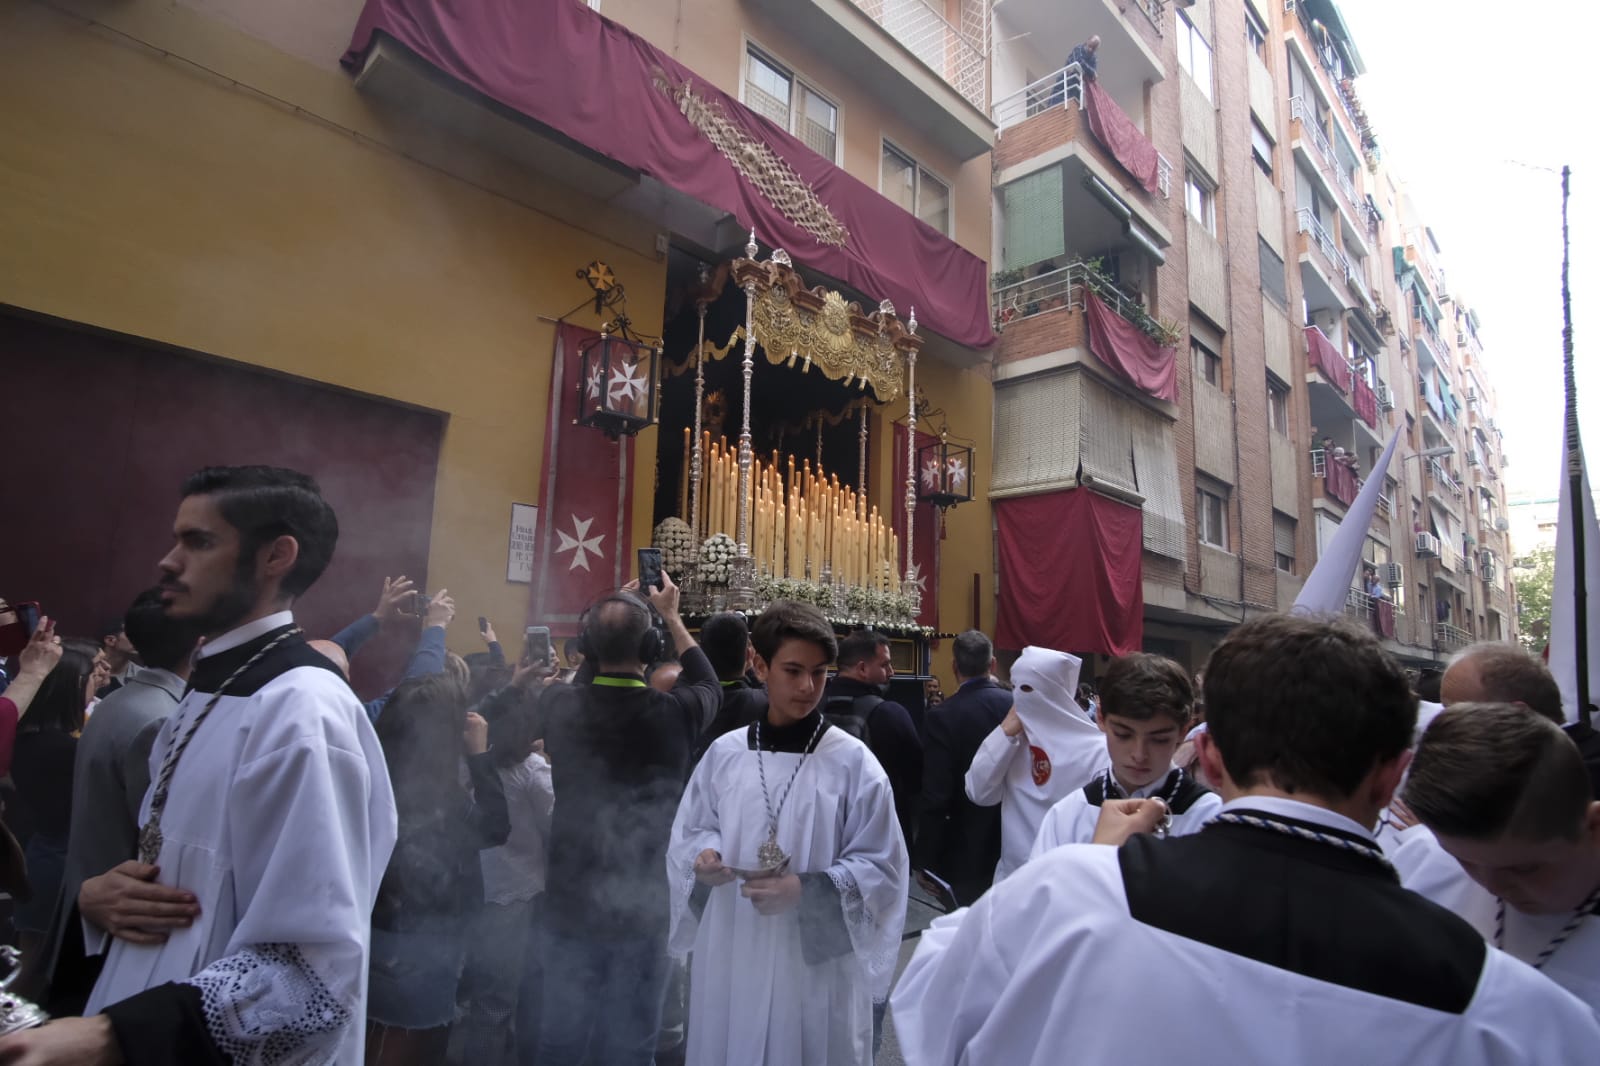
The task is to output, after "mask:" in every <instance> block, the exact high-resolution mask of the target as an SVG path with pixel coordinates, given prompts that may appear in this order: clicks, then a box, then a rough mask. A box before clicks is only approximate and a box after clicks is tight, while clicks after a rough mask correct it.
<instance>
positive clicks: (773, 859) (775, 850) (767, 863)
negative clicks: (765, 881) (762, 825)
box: [756, 829, 789, 870]
mask: <svg viewBox="0 0 1600 1066" xmlns="http://www.w3.org/2000/svg"><path fill="white" fill-rule="evenodd" d="M788 858H789V856H787V855H785V854H784V853H783V849H782V848H780V847H778V831H777V830H776V829H774V830H773V831H772V832H771V833H770V834H768V836H767V841H766V843H765V844H762V845H761V846H760V847H759V848H757V849H756V861H757V862H759V863H760V864H761V865H762V868H764V869H767V870H775V869H777V868H778V867H779V866H782V865H783V863H784V862H785V861H786V860H787V859H788Z"/></svg>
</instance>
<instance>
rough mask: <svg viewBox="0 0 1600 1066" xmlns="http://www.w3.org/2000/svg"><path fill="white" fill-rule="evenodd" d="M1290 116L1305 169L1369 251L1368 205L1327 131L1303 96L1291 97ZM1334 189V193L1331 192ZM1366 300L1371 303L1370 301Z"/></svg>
mask: <svg viewBox="0 0 1600 1066" xmlns="http://www.w3.org/2000/svg"><path fill="white" fill-rule="evenodd" d="M1289 116H1290V118H1291V119H1293V123H1292V125H1291V126H1290V138H1289V139H1290V141H1291V142H1292V143H1293V145H1294V148H1295V150H1296V151H1297V152H1298V153H1299V154H1300V157H1301V159H1302V160H1304V162H1305V164H1306V167H1307V169H1309V170H1310V171H1311V172H1312V173H1313V174H1315V175H1316V176H1317V177H1318V178H1319V179H1320V180H1321V182H1322V191H1323V193H1324V194H1325V195H1326V197H1327V199H1328V200H1330V201H1332V202H1333V203H1334V204H1336V205H1337V206H1338V209H1339V212H1340V213H1341V214H1342V215H1343V216H1344V222H1345V226H1344V232H1345V235H1346V236H1347V237H1348V238H1349V239H1350V240H1351V242H1352V243H1353V244H1356V245H1359V246H1360V250H1361V253H1362V254H1363V255H1369V254H1371V252H1372V248H1371V246H1370V245H1369V244H1368V233H1367V228H1368V227H1367V222H1366V215H1364V214H1363V212H1364V211H1366V210H1368V209H1369V205H1368V204H1367V201H1366V200H1365V199H1364V198H1363V197H1362V196H1361V195H1360V194H1358V193H1357V192H1356V187H1355V183H1354V182H1353V181H1351V179H1350V174H1349V171H1348V170H1347V169H1346V168H1345V166H1344V164H1343V162H1342V161H1341V160H1340V159H1339V155H1338V153H1337V152H1335V151H1334V148H1333V145H1332V144H1331V143H1329V141H1328V133H1327V131H1326V130H1324V129H1323V128H1322V124H1321V123H1320V122H1319V121H1318V120H1317V114H1316V109H1315V108H1314V107H1312V106H1311V105H1310V104H1309V103H1308V102H1307V101H1306V99H1305V97H1303V96H1295V97H1291V98H1290V100H1289ZM1330 175H1331V178H1330ZM1336 189H1337V190H1338V191H1337V192H1335V191H1334V190H1336ZM1368 302H1369V303H1370V300H1369V301H1368Z"/></svg>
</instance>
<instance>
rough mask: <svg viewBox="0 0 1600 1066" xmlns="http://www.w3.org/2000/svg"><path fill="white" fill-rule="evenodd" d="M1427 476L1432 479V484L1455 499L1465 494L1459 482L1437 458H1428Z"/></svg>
mask: <svg viewBox="0 0 1600 1066" xmlns="http://www.w3.org/2000/svg"><path fill="white" fill-rule="evenodd" d="M1428 476H1429V477H1431V478H1432V479H1433V482H1434V484H1436V485H1438V486H1439V487H1440V488H1442V489H1444V490H1445V491H1446V492H1448V493H1449V494H1450V495H1452V496H1454V497H1455V498H1456V499H1458V500H1459V499H1462V498H1463V497H1464V496H1465V491H1464V490H1463V489H1462V488H1461V482H1459V481H1457V480H1456V479H1455V478H1453V477H1451V476H1450V472H1449V471H1447V470H1446V469H1445V468H1444V464H1443V463H1441V462H1439V460H1437V459H1430V460H1428Z"/></svg>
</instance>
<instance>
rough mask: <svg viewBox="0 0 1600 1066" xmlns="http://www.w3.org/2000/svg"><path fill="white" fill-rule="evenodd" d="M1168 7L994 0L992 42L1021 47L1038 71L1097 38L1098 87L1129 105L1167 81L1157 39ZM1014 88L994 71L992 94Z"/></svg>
mask: <svg viewBox="0 0 1600 1066" xmlns="http://www.w3.org/2000/svg"><path fill="white" fill-rule="evenodd" d="M1171 8H1172V5H1171V4H1170V3H1169V2H1168V0H995V3H994V20H995V31H994V39H995V40H996V41H1018V42H1023V44H1022V45H1021V47H1023V48H1024V49H1025V50H1026V51H1027V52H1028V53H1031V55H1032V58H1033V59H1034V60H1035V61H1038V62H1040V64H1041V65H1040V66H1035V67H1034V68H1033V69H1034V70H1040V69H1044V67H1046V66H1050V65H1054V64H1055V63H1059V62H1061V61H1062V60H1063V59H1064V58H1065V57H1066V56H1067V55H1068V54H1069V53H1070V52H1071V51H1072V49H1073V47H1074V46H1075V45H1078V44H1080V43H1082V42H1083V41H1086V40H1088V39H1089V38H1090V37H1092V36H1096V35H1098V36H1099V38H1100V49H1099V52H1098V53H1097V58H1098V60H1099V63H1098V66H1099V78H1100V84H1101V86H1102V87H1103V88H1104V89H1105V90H1106V91H1107V92H1108V93H1110V94H1111V95H1112V96H1113V97H1114V98H1115V99H1117V100H1119V101H1122V102H1124V103H1126V104H1129V105H1130V106H1131V104H1132V101H1136V100H1142V99H1143V98H1144V88H1145V85H1146V83H1151V84H1153V83H1156V82H1160V81H1163V80H1164V79H1165V78H1166V76H1167V71H1166V66H1165V65H1164V64H1163V63H1162V59H1161V56H1162V41H1161V38H1162V35H1163V32H1162V31H1163V30H1164V29H1165V27H1167V26H1169V25H1171V24H1172V20H1173V16H1172V13H1171ZM1019 62H1020V60H1019ZM1020 80H1021V79H1020V78H1018V79H1017V81H1020ZM1015 84H1016V81H1012V82H1009V83H1006V82H1003V81H1002V80H1001V78H1000V72H998V71H997V73H996V84H995V91H994V95H995V96H996V97H999V96H1002V95H1004V94H1006V93H1007V92H1008V91H1009V90H1010V88H1011V87H1012V86H1013V85H1015Z"/></svg>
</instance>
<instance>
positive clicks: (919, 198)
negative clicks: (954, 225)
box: [882, 141, 950, 233]
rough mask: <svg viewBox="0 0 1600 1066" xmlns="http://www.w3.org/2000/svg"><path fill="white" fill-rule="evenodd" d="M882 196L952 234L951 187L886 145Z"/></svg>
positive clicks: (908, 157)
mask: <svg viewBox="0 0 1600 1066" xmlns="http://www.w3.org/2000/svg"><path fill="white" fill-rule="evenodd" d="M882 190H883V195H885V196H887V197H888V198H889V199H891V200H893V201H894V202H895V203H897V204H899V205H900V206H901V207H903V208H905V209H906V210H907V211H910V212H911V213H912V214H913V215H916V216H917V217H918V218H920V219H921V220H922V221H924V222H926V223H927V224H928V225H930V226H932V227H933V228H934V229H936V230H938V231H939V232H940V233H949V232H950V186H948V185H946V184H945V183H944V182H943V181H942V180H940V179H939V178H937V177H935V176H934V175H933V174H931V173H929V172H928V169H927V168H926V167H923V166H921V165H919V164H918V163H917V162H916V160H914V159H912V158H911V157H910V156H908V155H906V154H905V153H904V152H902V151H900V150H899V149H898V148H895V147H894V146H892V145H891V144H890V143H889V142H888V141H884V142H883V187H882Z"/></svg>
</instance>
